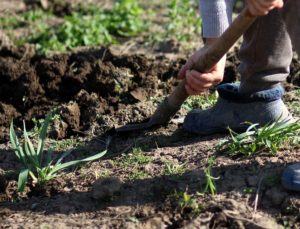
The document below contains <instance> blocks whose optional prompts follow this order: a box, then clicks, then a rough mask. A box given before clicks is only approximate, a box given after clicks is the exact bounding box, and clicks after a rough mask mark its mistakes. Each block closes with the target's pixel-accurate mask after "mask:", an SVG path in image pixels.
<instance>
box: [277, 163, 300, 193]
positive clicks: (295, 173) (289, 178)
mask: <svg viewBox="0 0 300 229" xmlns="http://www.w3.org/2000/svg"><path fill="white" fill-rule="evenodd" d="M281 183H282V186H283V187H284V188H285V189H287V190H291V191H300V163H296V164H293V165H289V166H288V167H287V168H285V170H284V171H283V173H282V176H281Z"/></svg>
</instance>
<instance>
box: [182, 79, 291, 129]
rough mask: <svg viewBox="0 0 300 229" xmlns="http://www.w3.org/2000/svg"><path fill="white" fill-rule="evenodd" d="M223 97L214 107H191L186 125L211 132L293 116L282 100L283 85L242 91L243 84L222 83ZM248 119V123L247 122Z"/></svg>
mask: <svg viewBox="0 0 300 229" xmlns="http://www.w3.org/2000/svg"><path fill="white" fill-rule="evenodd" d="M217 90H218V93H219V99H218V101H217V103H216V104H215V105H214V106H213V107H212V108H210V109H207V110H200V109H196V110H193V111H191V112H190V113H189V114H188V115H187V116H186V118H185V120H184V123H183V128H184V129H185V130H186V131H188V132H191V133H196V134H200V135H209V134H214V133H221V132H226V131H227V130H228V128H230V129H232V130H234V131H244V130H246V129H247V127H249V122H250V123H253V124H254V123H258V124H260V125H265V124H268V123H271V122H275V121H289V120H292V116H291V114H290V113H289V111H288V109H287V108H286V106H285V104H284V103H283V101H282V96H283V94H284V89H283V88H282V87H281V86H276V87H274V88H271V89H268V90H263V91H259V92H255V93H251V94H246V93H240V92H239V84H222V85H220V86H219V87H218V88H217ZM247 122H248V124H247Z"/></svg>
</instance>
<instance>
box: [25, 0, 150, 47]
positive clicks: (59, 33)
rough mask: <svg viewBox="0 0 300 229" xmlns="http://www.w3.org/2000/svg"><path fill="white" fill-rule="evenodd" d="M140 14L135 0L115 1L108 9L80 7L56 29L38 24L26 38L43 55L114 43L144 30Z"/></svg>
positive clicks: (144, 25)
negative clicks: (79, 47)
mask: <svg viewBox="0 0 300 229" xmlns="http://www.w3.org/2000/svg"><path fill="white" fill-rule="evenodd" d="M143 12H144V10H143V8H141V7H140V6H139V5H138V3H137V2H136V1H134V0H121V1H118V2H117V3H116V4H115V6H114V8H113V9H111V10H102V9H99V7H96V6H87V7H82V8H81V9H80V10H79V11H78V12H74V13H72V14H71V15H69V16H66V17H65V18H64V22H63V23H62V24H60V25H58V26H55V27H49V26H47V25H46V26H45V25H40V26H39V27H37V29H36V31H35V32H34V33H32V34H31V36H29V37H28V38H26V39H27V41H28V42H29V43H34V44H37V47H38V48H39V50H41V51H42V52H47V51H66V50H69V49H72V48H75V47H78V46H84V45H87V46H89V45H99V44H102V45H106V44H111V43H116V42H117V40H118V39H117V38H118V37H120V36H122V37H132V36H136V35H137V34H139V33H141V32H143V31H144V30H145V29H146V28H147V23H145V22H144V21H143V20H142V19H141V15H142V14H143Z"/></svg>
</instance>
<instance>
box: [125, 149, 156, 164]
mask: <svg viewBox="0 0 300 229" xmlns="http://www.w3.org/2000/svg"><path fill="white" fill-rule="evenodd" d="M152 160H153V159H152V157H150V156H146V155H145V154H144V153H143V151H142V150H141V148H139V147H134V148H133V149H132V153H130V154H128V156H126V157H125V158H124V159H123V160H122V161H121V162H120V165H121V166H124V167H129V166H138V165H145V164H148V163H149V162H151V161H152Z"/></svg>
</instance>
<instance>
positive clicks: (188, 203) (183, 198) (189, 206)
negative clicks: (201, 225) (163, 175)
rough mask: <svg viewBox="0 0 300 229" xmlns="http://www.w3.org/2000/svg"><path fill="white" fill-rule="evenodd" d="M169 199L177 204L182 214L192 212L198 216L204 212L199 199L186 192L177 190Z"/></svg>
mask: <svg viewBox="0 0 300 229" xmlns="http://www.w3.org/2000/svg"><path fill="white" fill-rule="evenodd" d="M169 198H170V200H171V201H172V202H175V203H176V204H177V206H178V207H179V209H180V211H181V212H182V213H183V212H185V211H189V210H190V211H191V212H192V213H193V214H195V215H198V214H199V213H200V211H201V210H202V206H201V205H200V204H199V203H198V201H197V199H196V198H194V197H193V196H191V195H189V194H188V193H187V192H186V191H185V192H178V191H176V190H175V192H174V193H173V194H171V195H170V196H169Z"/></svg>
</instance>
